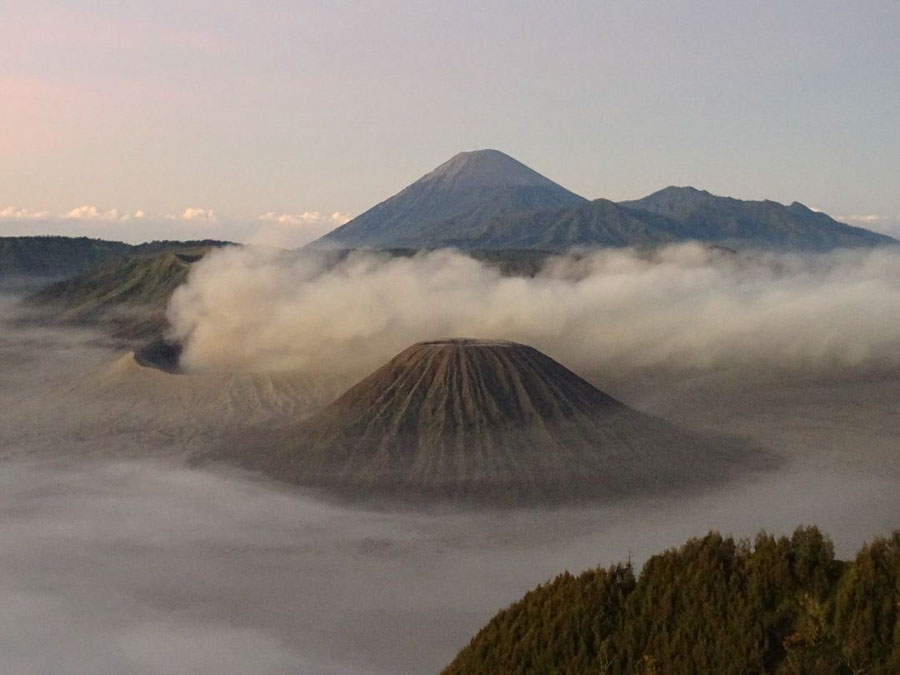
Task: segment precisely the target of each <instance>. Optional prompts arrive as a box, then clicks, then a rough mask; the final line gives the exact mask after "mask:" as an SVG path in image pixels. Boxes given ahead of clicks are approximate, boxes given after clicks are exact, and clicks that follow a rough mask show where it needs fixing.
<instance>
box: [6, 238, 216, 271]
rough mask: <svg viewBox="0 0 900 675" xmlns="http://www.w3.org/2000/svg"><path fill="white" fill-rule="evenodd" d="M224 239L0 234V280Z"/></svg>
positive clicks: (85, 267) (81, 267)
mask: <svg viewBox="0 0 900 675" xmlns="http://www.w3.org/2000/svg"><path fill="white" fill-rule="evenodd" d="M226 243H228V242H223V241H216V240H213V239H205V240H202V241H151V242H147V243H144V244H126V243H124V242H121V241H107V240H104V239H89V238H88V237H57V236H39V237H0V280H4V279H28V278H42V279H65V278H67V277H71V276H74V275H76V274H81V273H82V272H84V271H86V270H88V269H90V268H92V267H94V266H96V265H99V264H101V263H104V262H107V261H110V260H121V259H123V258H127V257H128V256H133V255H143V254H152V253H159V252H161V251H170V250H174V249H184V248H198V247H210V246H224V245H225V244H226Z"/></svg>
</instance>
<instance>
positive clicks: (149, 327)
mask: <svg viewBox="0 0 900 675" xmlns="http://www.w3.org/2000/svg"><path fill="white" fill-rule="evenodd" d="M209 250H210V249H209V248H189V249H183V250H176V251H164V252H162V253H156V254H149V255H135V256H131V257H128V258H125V259H115V260H112V261H109V262H106V263H103V264H101V265H98V266H97V267H95V268H93V269H91V270H89V271H87V272H85V273H84V274H81V275H79V276H77V277H74V278H72V279H66V280H64V281H59V282H56V283H53V284H50V285H49V286H47V287H45V288H43V289H41V290H40V291H38V292H37V293H36V294H34V295H33V296H31V297H30V298H29V299H28V302H29V304H30V305H31V306H32V307H34V308H37V309H41V310H44V311H45V313H46V315H47V316H52V320H53V321H55V322H60V323H81V324H103V325H104V326H105V327H106V328H108V329H110V332H111V333H112V334H113V335H114V336H115V337H118V338H124V339H143V338H150V337H155V336H158V335H160V334H161V333H162V332H163V330H164V329H165V327H166V319H165V308H166V304H167V303H168V301H169V298H170V297H171V295H172V293H173V292H174V290H175V289H176V288H177V287H178V286H180V285H181V284H183V283H184V282H185V280H186V279H187V275H188V271H189V270H190V267H191V265H192V264H194V263H195V262H197V261H198V260H200V259H201V258H202V257H203V256H204V255H205V254H206V253H207V252H208V251H209ZM51 313H52V314H51Z"/></svg>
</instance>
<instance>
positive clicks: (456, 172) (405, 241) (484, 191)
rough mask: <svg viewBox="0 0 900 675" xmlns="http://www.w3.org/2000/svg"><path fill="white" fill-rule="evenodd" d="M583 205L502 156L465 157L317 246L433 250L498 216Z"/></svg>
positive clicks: (486, 153)
mask: <svg viewBox="0 0 900 675" xmlns="http://www.w3.org/2000/svg"><path fill="white" fill-rule="evenodd" d="M583 201H585V200H584V198H582V197H579V196H578V195H576V194H574V193H572V192H570V191H569V190H566V189H565V188H564V187H562V186H560V185H557V184H556V183H554V182H553V181H551V180H550V179H548V178H545V177H544V176H542V175H541V174H539V173H537V172H536V171H533V170H532V169H529V168H528V167H527V166H525V165H524V164H522V163H521V162H518V161H516V160H515V159H513V158H512V157H510V156H508V155H505V154H504V153H502V152H500V151H499V150H477V151H474V152H461V153H459V154H458V155H456V156H454V157H453V158H451V159H450V160H448V161H447V162H444V163H443V164H441V165H440V166H439V167H437V168H436V169H434V170H433V171H431V172H430V173H428V174H426V175H424V176H422V177H421V178H420V179H418V180H417V181H416V182H415V183H413V184H412V185H410V186H408V187H406V188H405V189H403V190H402V191H401V192H399V193H397V194H395V195H394V196H393V197H391V198H389V199H387V200H386V201H384V202H381V203H380V204H378V205H376V206H374V207H372V208H371V209H369V210H368V211H366V212H365V213H363V214H362V215H360V216H357V217H356V218H354V219H353V220H351V221H350V222H348V223H346V224H344V225H342V226H341V227H339V228H337V229H336V230H334V231H332V232H329V233H328V234H326V235H325V236H324V237H322V238H321V239H319V240H318V241H316V242H314V243H313V244H312V246H313V247H314V248H323V247H329V248H403V247H409V248H429V247H434V246H436V245H439V244H440V243H442V242H445V241H447V240H448V239H453V238H455V237H457V236H458V234H459V233H461V232H464V231H466V230H468V229H470V228H472V227H474V226H477V225H479V224H482V223H484V222H487V221H488V220H490V219H491V218H494V217H496V216H500V215H504V214H512V213H523V212H537V211H543V210H547V209H558V208H563V207H566V206H571V205H573V204H579V203H582V202H583Z"/></svg>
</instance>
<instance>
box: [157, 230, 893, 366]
mask: <svg viewBox="0 0 900 675" xmlns="http://www.w3.org/2000/svg"><path fill="white" fill-rule="evenodd" d="M898 309H900V253H898V252H896V251H890V250H874V251H862V252H860V251H854V252H850V251H841V252H836V253H832V254H828V255H813V256H794V255H784V254H737V255H736V254H730V253H727V252H722V251H717V250H711V249H708V248H704V247H702V246H699V245H683V246H675V247H670V248H666V249H663V250H660V251H658V252H656V253H654V254H652V255H650V254H639V253H637V252H635V251H632V250H617V251H601V252H597V253H593V254H589V255H585V256H563V257H559V258H554V259H551V260H549V261H548V262H547V264H546V265H545V266H544V268H543V270H542V271H541V272H540V273H539V274H538V275H537V276H535V277H533V278H522V277H504V276H503V275H502V274H501V273H500V272H499V271H498V270H496V269H495V268H493V267H491V266H489V265H486V264H482V263H480V262H478V261H475V260H473V259H471V258H469V257H467V256H465V255H462V254H460V253H458V252H453V251H437V252H432V253H424V254H420V255H417V256H414V257H412V258H393V259H391V258H388V257H385V256H381V255H378V254H373V253H356V254H353V255H351V256H349V257H348V258H347V259H346V260H344V261H343V262H341V263H339V264H338V265H336V266H329V265H327V264H326V262H325V261H324V259H320V258H315V257H312V256H295V255H286V254H284V253H279V252H275V251H271V250H268V251H267V250H264V249H255V248H251V247H248V248H243V249H237V248H229V249H225V250H222V251H216V252H215V253H213V254H211V255H209V256H207V258H205V259H204V260H203V261H201V262H200V263H199V264H198V265H196V267H195V269H194V270H193V272H192V275H191V277H190V279H189V282H188V283H187V284H186V285H185V286H183V287H182V288H180V289H179V290H178V291H177V292H176V294H175V295H174V297H173V298H172V301H171V304H170V307H169V310H168V312H169V318H170V321H171V323H172V326H173V333H174V336H175V337H176V338H178V339H180V340H182V341H184V342H185V344H186V351H185V356H184V360H185V364H186V365H187V366H188V367H190V368H197V369H200V368H213V369H221V368H225V369H232V368H235V367H239V368H247V369H259V370H284V369H299V370H308V371H323V372H324V371H327V372H350V371H354V372H356V371H365V370H366V369H369V368H372V367H374V366H377V365H378V364H380V363H381V362H382V361H384V360H385V359H387V358H389V357H390V356H392V355H393V354H394V353H396V352H397V351H399V350H401V349H403V348H404V347H406V346H407V345H409V344H411V343H413V342H415V341H418V340H424V339H429V338H439V337H447V336H466V337H479V338H505V339H510V340H516V341H520V342H524V343H526V344H531V345H533V346H535V347H537V348H539V349H542V350H544V351H546V352H547V353H548V354H550V355H551V356H553V357H554V358H556V359H558V360H560V361H562V362H563V363H565V364H566V365H568V366H570V367H572V368H574V369H576V370H579V371H582V372H591V373H609V374H619V375H621V374H627V373H628V372H631V371H636V370H641V369H659V370H662V371H672V372H682V371H698V370H700V371H703V370H713V369H719V370H726V369H727V370H732V371H734V370H736V371H739V372H757V373H758V372H761V371H767V370H768V371H772V370H783V369H805V370H811V371H828V370H833V369H841V368H859V367H869V366H873V367H874V366H877V367H879V368H881V367H884V366H896V365H900V311H898Z"/></svg>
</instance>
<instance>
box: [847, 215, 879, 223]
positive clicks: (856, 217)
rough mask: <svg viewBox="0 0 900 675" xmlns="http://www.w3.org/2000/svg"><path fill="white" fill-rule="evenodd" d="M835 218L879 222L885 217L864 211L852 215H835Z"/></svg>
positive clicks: (852, 221) (856, 221) (851, 221)
mask: <svg viewBox="0 0 900 675" xmlns="http://www.w3.org/2000/svg"><path fill="white" fill-rule="evenodd" d="M837 220H845V221H847V222H850V223H880V222H881V221H882V220H886V218H885V217H884V216H880V215H878V214H877V213H864V214H859V215H853V216H837Z"/></svg>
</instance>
